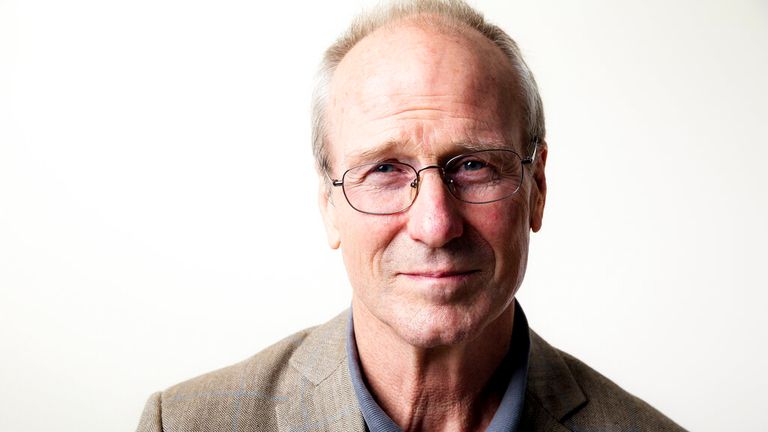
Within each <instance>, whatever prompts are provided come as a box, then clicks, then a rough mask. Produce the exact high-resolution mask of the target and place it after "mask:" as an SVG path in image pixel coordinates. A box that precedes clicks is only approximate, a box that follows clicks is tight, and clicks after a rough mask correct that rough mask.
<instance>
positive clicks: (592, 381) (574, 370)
mask: <svg viewBox="0 0 768 432" xmlns="http://www.w3.org/2000/svg"><path fill="white" fill-rule="evenodd" d="M557 352H558V354H559V355H560V357H561V358H562V359H563V361H564V362H565V364H566V366H567V367H568V369H569V370H570V372H571V374H572V376H573V378H574V379H575V381H576V382H577V383H578V385H579V387H581V390H582V391H583V393H584V395H585V396H586V399H587V402H586V404H584V405H583V406H582V407H581V409H579V410H576V411H574V412H573V413H572V414H571V415H570V416H569V417H568V418H567V419H566V421H565V422H564V423H565V424H566V425H568V426H571V427H573V429H574V430H583V429H587V430H601V431H638V432H640V431H655V432H679V431H685V429H683V428H682V427H680V425H678V424H677V423H675V422H674V421H672V420H671V419H669V418H668V417H666V416H665V415H664V414H662V413H661V412H659V411H658V410H656V409H655V408H653V407H652V406H651V405H649V404H648V403H647V402H645V401H643V400H642V399H640V398H638V397H637V396H634V395H632V394H631V393H629V392H627V391H626V390H624V389H622V388H621V387H620V386H619V385H617V384H616V383H614V382H613V381H611V380H610V379H608V378H607V377H605V376H603V375H602V374H600V373H599V372H597V371H595V370H594V369H592V368H591V367H589V366H587V365H586V364H585V363H584V362H582V361H580V360H579V359H577V358H575V357H574V356H572V355H570V354H568V353H565V352H563V351H560V350H557ZM574 426H577V427H574Z"/></svg>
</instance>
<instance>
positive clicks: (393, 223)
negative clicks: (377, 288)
mask: <svg viewBox="0 0 768 432" xmlns="http://www.w3.org/2000/svg"><path fill="white" fill-rule="evenodd" d="M352 211H353V212H354V210H352ZM397 226H398V225H397V218H395V217H394V216H371V215H364V214H362V213H358V212H355V213H354V214H350V213H348V212H345V214H344V215H343V217H342V218H341V219H340V224H339V234H340V238H341V252H342V256H343V257H344V263H345V265H346V267H347V272H348V273H349V274H350V276H352V275H353V274H354V277H355V278H356V279H359V278H360V277H363V278H365V279H368V278H371V277H373V276H374V275H375V274H376V273H378V272H380V267H381V257H382V255H383V253H384V251H385V250H386V248H387V246H388V245H389V244H390V243H391V241H392V239H393V237H394V236H395V235H396V233H397Z"/></svg>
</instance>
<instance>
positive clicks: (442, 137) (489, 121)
mask: <svg viewBox="0 0 768 432" xmlns="http://www.w3.org/2000/svg"><path fill="white" fill-rule="evenodd" d="M514 76H515V74H514V72H513V69H512V66H511V64H510V62H509V60H508V59H507V58H506V57H505V56H504V54H503V53H502V52H501V50H500V49H499V48H498V47H496V46H495V45H494V44H493V43H491V42H490V41H489V40H487V39H486V38H485V37H484V36H482V35H481V34H480V33H478V32H476V31H475V30H472V29H469V28H456V27H444V26H442V27H441V26H434V25H425V24H424V23H419V22H402V23H397V24H395V25H390V26H387V27H384V28H381V29H378V30H376V31H375V32H373V33H372V34H371V35H369V36H367V37H366V38H364V39H363V40H361V41H360V42H358V43H357V45H355V46H354V47H353V48H352V49H351V50H350V52H349V53H347V55H346V56H345V57H344V59H343V60H342V61H341V63H340V64H339V65H338V67H337V69H336V71H335V73H334V76H333V78H332V80H331V85H330V91H329V102H328V131H329V135H328V138H329V145H330V152H331V158H332V160H334V159H338V158H342V159H343V158H344V157H345V156H346V155H349V154H357V153H361V152H362V153H366V152H370V151H374V152H375V150H376V148H377V147H381V146H386V147H387V148H390V149H391V148H394V147H397V146H396V144H397V143H402V144H403V146H402V150H403V151H409V152H419V151H427V152H429V151H437V150H435V148H436V146H437V147H440V146H443V147H445V146H448V147H451V146H455V145H457V143H460V142H461V141H462V140H464V141H467V142H470V143H471V144H472V145H473V146H474V147H477V146H478V145H480V146H482V145H483V143H487V144H488V145H489V146H490V145H493V146H496V147H498V146H504V144H505V143H506V146H511V145H512V144H513V143H511V142H510V141H517V139H518V135H519V133H518V132H522V131H523V128H522V127H521V124H520V122H519V119H521V116H520V115H517V113H518V112H519V111H520V110H519V109H518V105H519V104H518V103H515V101H516V97H515V95H516V94H518V92H517V91H516V89H517V83H516V82H515V80H514ZM393 143H394V144H395V145H393Z"/></svg>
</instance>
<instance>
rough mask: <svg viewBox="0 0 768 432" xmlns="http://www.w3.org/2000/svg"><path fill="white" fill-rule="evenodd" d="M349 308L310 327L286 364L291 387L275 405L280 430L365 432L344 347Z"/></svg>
mask: <svg viewBox="0 0 768 432" xmlns="http://www.w3.org/2000/svg"><path fill="white" fill-rule="evenodd" d="M348 319H349V311H345V312H343V313H341V314H340V315H339V316H337V317H336V318H334V319H333V320H331V321H329V322H328V323H326V324H323V325H322V326H319V327H317V328H315V329H314V330H312V331H311V332H310V333H309V334H308V335H307V337H306V339H305V340H304V342H303V343H302V344H301V346H300V347H299V348H298V349H297V350H296V351H295V352H294V354H293V356H292V357H291V358H290V360H289V363H290V365H291V367H292V369H291V371H290V372H289V374H292V375H293V377H292V378H290V379H291V380H292V381H293V388H292V391H291V394H290V396H289V397H288V399H287V400H286V402H285V403H282V404H279V405H277V407H276V408H275V410H276V411H277V420H278V425H279V428H280V431H281V432H289V431H290V432H305V431H306V432H309V431H328V432H330V431H345V432H346V431H349V432H353V431H355V432H357V431H360V432H362V431H365V425H364V422H363V417H362V415H361V414H360V408H359V406H358V404H357V398H356V397H355V391H354V389H353V388H352V382H351V381H350V378H349V369H348V365H347V355H346V350H345V344H346V337H347V329H346V326H347V320H348Z"/></svg>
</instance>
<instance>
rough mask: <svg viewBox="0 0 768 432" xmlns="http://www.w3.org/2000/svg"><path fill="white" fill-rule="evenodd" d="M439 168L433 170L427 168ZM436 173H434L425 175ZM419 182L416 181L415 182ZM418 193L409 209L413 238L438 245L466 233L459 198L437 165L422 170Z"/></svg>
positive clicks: (432, 245) (409, 231)
mask: <svg viewBox="0 0 768 432" xmlns="http://www.w3.org/2000/svg"><path fill="white" fill-rule="evenodd" d="M428 168H437V170H434V171H431V170H430V171H424V170H426V169H428ZM429 173H433V174H434V175H426V174H429ZM415 186H416V185H415ZM417 187H418V188H419V190H418V196H417V198H416V201H415V202H414V203H413V205H412V206H411V208H410V209H408V224H407V229H408V234H409V235H410V236H411V238H412V239H414V240H416V241H419V242H421V243H424V244H425V245H427V246H429V247H432V248H438V247H442V246H444V245H445V244H447V243H448V242H450V241H451V240H453V239H455V238H457V237H461V235H462V234H463V233H464V220H463V217H462V214H461V212H460V211H459V209H458V207H457V206H458V205H459V202H458V200H456V199H455V198H454V197H453V196H452V195H451V194H450V192H448V189H447V188H446V185H445V183H444V182H443V177H442V172H441V170H440V168H439V167H437V166H430V167H425V168H422V169H421V170H419V180H418V185H417Z"/></svg>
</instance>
